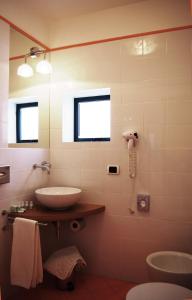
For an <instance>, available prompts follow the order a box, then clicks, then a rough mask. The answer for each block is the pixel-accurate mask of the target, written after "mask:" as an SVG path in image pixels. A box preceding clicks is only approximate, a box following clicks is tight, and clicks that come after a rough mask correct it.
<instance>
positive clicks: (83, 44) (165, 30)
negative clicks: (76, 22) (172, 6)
mask: <svg viewBox="0 0 192 300" xmlns="http://www.w3.org/2000/svg"><path fill="white" fill-rule="evenodd" d="M191 28H192V25H186V26H179V27H170V28H166V29H159V30H153V31H147V32H140V33H134V34H128V35H123V36H117V37H112V38H107V39H102V40H95V41H90V42H85V43H79V44H72V45H66V46H61V47H56V48H51V49H50V50H48V52H49V51H50V52H53V51H59V50H65V49H70V48H77V47H84V46H90V45H95V44H101V43H109V42H114V41H119V40H125V39H130V38H136V37H142V36H147V35H154V34H160V33H166V32H173V31H179V30H186V29H191Z"/></svg>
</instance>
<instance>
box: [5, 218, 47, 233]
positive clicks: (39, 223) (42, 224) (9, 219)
mask: <svg viewBox="0 0 192 300" xmlns="http://www.w3.org/2000/svg"><path fill="white" fill-rule="evenodd" d="M14 220H15V218H12V217H8V218H7V221H8V224H6V225H4V226H3V227H2V230H3V231H5V230H7V228H8V225H12V223H9V221H14ZM37 224H38V225H39V226H47V225H48V223H41V222H38V223H37Z"/></svg>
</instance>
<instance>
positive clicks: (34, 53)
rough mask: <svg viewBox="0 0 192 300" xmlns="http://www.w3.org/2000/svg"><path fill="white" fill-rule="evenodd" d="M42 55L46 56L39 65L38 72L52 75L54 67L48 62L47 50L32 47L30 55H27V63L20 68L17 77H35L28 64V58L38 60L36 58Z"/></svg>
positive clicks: (37, 66)
mask: <svg viewBox="0 0 192 300" xmlns="http://www.w3.org/2000/svg"><path fill="white" fill-rule="evenodd" d="M41 54H44V59H43V60H41V61H40V62H38V63H37V65H36V72H37V73H40V74H50V73H51V72H52V66H51V64H50V63H49V62H48V60H46V52H45V50H42V49H39V48H37V47H32V48H31V49H30V51H29V53H27V54H26V55H25V63H24V64H21V65H20V66H19V67H18V69H17V75H19V76H22V77H31V76H33V74H34V72H33V69H32V67H31V66H30V65H29V64H27V58H28V57H31V58H36V57H39V56H40V55H41Z"/></svg>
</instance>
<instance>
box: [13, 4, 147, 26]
mask: <svg viewBox="0 0 192 300" xmlns="http://www.w3.org/2000/svg"><path fill="white" fill-rule="evenodd" d="M15 1H16V0H11V1H10V2H15ZM17 1H18V0H17ZM141 1H144V0H32V1H30V0H19V1H18V2H17V3H18V5H21V6H22V8H23V9H26V10H28V11H29V10H30V11H31V12H33V13H34V14H36V15H38V16H40V17H41V18H45V19H48V20H49V21H55V20H59V19H62V18H69V17H70V18H71V17H75V16H79V15H82V14H88V13H93V12H96V11H99V10H104V9H109V8H113V7H117V6H122V5H126V4H131V3H136V2H141Z"/></svg>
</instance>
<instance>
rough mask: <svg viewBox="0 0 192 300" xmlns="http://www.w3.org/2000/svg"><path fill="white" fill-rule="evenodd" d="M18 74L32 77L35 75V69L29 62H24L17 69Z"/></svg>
mask: <svg viewBox="0 0 192 300" xmlns="http://www.w3.org/2000/svg"><path fill="white" fill-rule="evenodd" d="M17 75H19V76H22V77H31V76H33V69H32V68H31V66H30V65H28V64H27V63H25V64H22V65H20V66H19V67H18V69H17Z"/></svg>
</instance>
